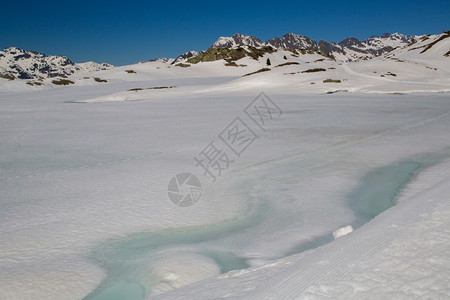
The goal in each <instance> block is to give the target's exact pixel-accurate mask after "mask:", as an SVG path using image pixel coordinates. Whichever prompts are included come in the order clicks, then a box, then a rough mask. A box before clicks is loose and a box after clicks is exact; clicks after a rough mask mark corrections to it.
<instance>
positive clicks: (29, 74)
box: [0, 47, 113, 79]
mask: <svg viewBox="0 0 450 300" xmlns="http://www.w3.org/2000/svg"><path fill="white" fill-rule="evenodd" d="M112 67H113V65H110V64H107V63H102V64H99V63H96V62H86V63H74V62H73V61H71V60H70V59H69V58H67V57H65V56H61V55H57V56H47V55H45V54H43V53H39V52H36V51H27V50H22V49H20V48H17V47H8V48H5V49H4V50H3V51H0V74H2V75H4V76H9V77H10V78H18V79H39V78H40V79H44V78H53V77H65V76H69V75H72V74H75V73H77V72H81V71H86V72H90V71H100V70H107V69H110V68H112Z"/></svg>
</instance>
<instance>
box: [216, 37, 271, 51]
mask: <svg viewBox="0 0 450 300" xmlns="http://www.w3.org/2000/svg"><path fill="white" fill-rule="evenodd" d="M265 45H266V43H264V42H262V41H261V40H260V39H258V38H257V37H254V36H248V35H244V34H239V33H236V34H234V35H233V36H232V37H219V39H218V40H217V41H215V42H214V44H212V45H211V47H210V48H214V49H219V48H237V47H242V46H251V47H262V46H265Z"/></svg>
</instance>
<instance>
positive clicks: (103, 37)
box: [0, 0, 450, 65]
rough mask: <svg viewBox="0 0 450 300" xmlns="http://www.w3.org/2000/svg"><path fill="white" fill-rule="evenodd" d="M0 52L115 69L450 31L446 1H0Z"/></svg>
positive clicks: (447, 2)
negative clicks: (305, 42) (294, 44)
mask: <svg viewBox="0 0 450 300" xmlns="http://www.w3.org/2000/svg"><path fill="white" fill-rule="evenodd" d="M1 7H2V11H3V13H2V17H1V26H0V48H1V49H3V48H5V47H9V46H17V47H20V48H23V49H26V50H36V51H39V52H43V53H45V54H47V55H56V54H61V55H65V56H68V57H69V58H70V59H72V60H73V61H75V62H84V61H89V60H93V61H97V62H109V63H112V64H115V65H125V64H132V63H136V62H138V61H141V60H149V59H152V58H158V57H176V56H177V55H178V54H181V53H184V52H186V51H189V50H203V49H207V48H208V47H209V46H210V45H211V44H212V43H213V42H214V41H215V40H216V39H217V38H218V37H219V36H231V35H232V34H234V33H243V34H248V35H255V36H256V37H258V38H260V39H261V40H264V41H265V40H268V39H271V38H273V37H275V36H282V35H284V34H285V33H290V32H293V33H297V34H302V35H306V36H308V37H310V38H312V39H314V40H321V39H323V40H327V41H329V42H332V41H335V42H339V41H341V40H343V39H344V38H346V37H357V38H359V39H366V38H368V37H370V36H372V35H381V34H383V33H384V32H391V33H392V32H400V33H404V34H426V33H441V32H442V30H450V22H449V20H450V1H449V0H428V1H423V0H422V1H418V0H409V1H384V0H380V1H345V0H344V1H314V0H308V1H298V0H297V1H289V2H287V1H264V0H260V1H255V2H252V1H244V0H241V1H234V0H227V1H220V0H210V1H180V2H178V1H113V0H110V1H102V0H100V1H95V0H92V1H29V2H27V1H19V2H17V1H3V3H2V5H1Z"/></svg>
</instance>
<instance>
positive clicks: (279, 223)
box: [0, 78, 450, 299]
mask: <svg viewBox="0 0 450 300" xmlns="http://www.w3.org/2000/svg"><path fill="white" fill-rule="evenodd" d="M186 80H187V79H186ZM189 80H192V79H189ZM221 80H226V79H220V78H216V79H214V80H211V82H208V81H204V82H202V84H204V85H205V86H207V85H208V84H218V83H220V82H221ZM133 84H134V85H135V83H123V84H116V85H112V86H111V89H113V90H110V89H105V88H99V87H68V88H63V89H53V90H42V91H34V92H14V93H7V92H2V93H1V95H0V105H1V110H0V125H1V127H0V128H1V135H0V138H1V144H0V148H1V153H2V155H1V161H0V166H1V171H0V172H1V173H0V188H1V191H2V195H1V199H0V223H1V224H0V225H1V226H0V245H1V250H0V265H1V268H0V269H1V271H0V277H1V278H2V282H3V283H2V285H1V287H0V298H5V299H15V298H21V299H35V298H36V297H38V298H64V299H80V298H83V297H86V299H143V298H145V297H147V296H150V295H156V294H160V293H164V292H166V291H169V290H172V289H174V288H177V287H181V286H184V285H187V284H190V283H193V282H195V281H199V280H202V279H204V278H209V277H211V276H217V275H219V274H220V273H226V272H228V271H231V270H239V269H243V268H247V267H261V266H263V265H264V264H266V263H268V262H271V261H273V260H277V259H282V258H284V257H286V256H288V255H292V254H296V253H299V252H303V251H306V250H309V249H312V248H315V247H317V246H320V245H323V244H324V243H327V242H330V241H332V240H333V235H332V233H333V232H334V231H335V230H336V229H338V228H341V227H344V226H347V225H352V227H353V228H354V229H357V228H359V227H360V226H361V225H362V224H364V223H366V222H368V221H369V220H370V219H372V218H373V217H374V216H376V215H377V214H379V213H380V212H382V211H384V210H385V209H387V208H389V207H391V206H392V205H393V203H395V201H396V199H397V197H398V196H399V195H400V194H401V192H402V191H403V190H404V189H405V188H407V186H408V184H409V183H410V182H411V181H412V180H414V179H415V178H416V177H417V176H418V174H420V173H421V172H422V171H424V170H426V169H427V168H429V167H431V166H434V165H437V164H439V163H440V161H442V160H445V159H446V158H447V157H448V154H449V149H450V139H449V138H448V128H450V117H449V112H450V101H449V97H448V95H447V94H421V95H386V94H385V95H373V94H333V95H301V94H291V93H284V92H282V91H276V90H275V91H273V92H272V93H269V94H268V95H269V96H270V97H271V99H272V100H273V101H274V102H275V103H276V104H277V105H278V106H279V107H280V108H281V109H282V110H283V114H282V115H281V116H280V117H279V118H274V119H273V120H272V122H271V123H270V124H268V126H267V127H266V128H265V129H266V130H265V131H263V130H261V129H260V128H258V127H257V126H255V124H253V123H251V120H249V119H245V114H243V109H244V108H245V107H246V106H247V104H249V103H250V102H251V101H252V100H253V99H254V98H255V97H256V96H257V95H258V93H259V91H258V90H256V89H255V90H254V91H252V92H242V93H238V92H221V93H203V94H195V95H192V94H191V93H185V94H176V95H173V96H171V95H170V93H169V94H167V95H164V96H153V97H150V98H149V99H144V100H143V101H127V102H122V101H120V102H96V103H89V104H86V103H78V102H80V101H78V100H84V99H88V98H92V97H103V96H105V95H109V94H110V93H111V92H114V89H116V90H125V89H127V88H131V87H133V86H134V85H133ZM147 84H148V83H147ZM177 84H183V79H178V81H177ZM189 84H190V83H189V82H187V83H186V85H187V86H189ZM238 116H239V117H241V118H242V120H244V121H245V122H246V124H247V125H248V126H249V127H251V129H252V130H253V131H254V132H255V133H256V134H257V135H258V138H257V139H256V140H255V141H254V143H252V144H251V145H250V146H249V147H248V148H247V149H246V150H245V152H243V153H242V154H241V155H240V156H236V155H234V154H233V153H232V152H230V153H229V155H230V158H231V159H232V160H234V162H232V163H231V164H230V167H229V169H228V170H224V171H223V174H221V176H220V177H218V178H217V180H216V182H212V180H211V178H209V177H208V176H207V175H205V174H204V172H203V170H202V169H201V168H200V167H198V166H197V167H196V163H195V161H194V159H193V157H194V156H196V155H198V153H200V152H201V151H202V150H203V149H204V148H205V147H206V146H207V145H208V144H209V143H210V142H211V141H216V142H217V141H219V139H218V135H219V134H220V133H221V132H222V131H223V130H224V129H225V128H226V127H227V126H228V125H229V124H230V122H231V121H233V120H234V119H235V117H238ZM181 172H190V173H192V174H195V175H196V176H198V178H199V179H200V181H201V183H202V188H203V191H202V195H201V198H200V200H199V202H197V203H195V204H194V205H192V206H190V207H178V206H176V205H174V204H173V203H172V202H171V201H170V200H169V198H168V195H167V185H168V183H169V181H170V179H171V178H172V177H173V176H174V175H176V174H178V173H181ZM6 287H7V288H6ZM24 291H30V294H28V293H27V292H24ZM119 291H120V292H119ZM111 295H114V297H115V298H112V296H111Z"/></svg>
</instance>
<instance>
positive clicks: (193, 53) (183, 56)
mask: <svg viewBox="0 0 450 300" xmlns="http://www.w3.org/2000/svg"><path fill="white" fill-rule="evenodd" d="M199 54H200V52H197V51H188V52H186V53H183V54H181V55H179V56H178V57H177V58H175V59H174V60H173V61H172V62H171V64H176V63H179V62H181V61H185V60H186V59H189V58H191V57H195V56H197V55H199Z"/></svg>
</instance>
